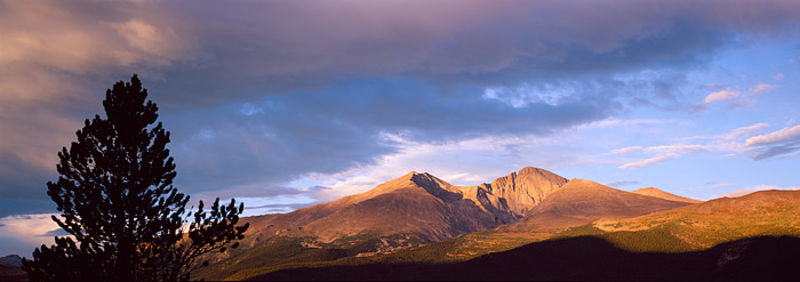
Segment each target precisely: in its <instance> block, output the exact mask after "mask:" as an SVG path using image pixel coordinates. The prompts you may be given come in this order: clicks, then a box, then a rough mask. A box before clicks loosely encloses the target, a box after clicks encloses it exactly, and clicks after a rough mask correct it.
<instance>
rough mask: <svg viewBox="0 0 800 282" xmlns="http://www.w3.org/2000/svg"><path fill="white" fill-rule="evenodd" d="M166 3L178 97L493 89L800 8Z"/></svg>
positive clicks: (784, 21) (694, 46)
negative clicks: (338, 89)
mask: <svg viewBox="0 0 800 282" xmlns="http://www.w3.org/2000/svg"><path fill="white" fill-rule="evenodd" d="M172 5H173V6H175V7H172V8H173V9H174V12H175V13H176V14H178V15H179V16H181V17H183V19H184V20H186V21H188V22H198V23H202V24H200V25H198V26H197V27H195V28H193V29H189V31H187V32H190V33H196V34H198V36H197V42H198V43H199V44H198V46H200V47H198V48H199V49H201V50H200V51H198V52H197V53H198V54H200V55H198V56H199V58H201V59H200V60H197V61H187V62H184V63H178V64H177V66H176V68H175V69H174V71H172V72H171V73H169V75H168V76H169V77H170V79H169V80H166V81H165V83H164V84H163V87H164V89H165V91H168V92H170V93H171V94H170V96H169V97H165V98H166V99H167V100H168V101H171V102H172V101H179V102H180V103H181V104H182V105H183V104H185V103H187V102H190V103H194V104H197V105H207V104H215V103H219V102H224V101H231V100H237V99H238V100H240V101H247V100H250V99H252V98H253V97H258V96H261V95H264V94H280V93H287V92H291V91H295V90H301V91H305V90H309V89H319V88H320V87H324V86H326V85H328V84H330V83H332V82H333V81H336V80H339V79H343V78H349V77H352V76H398V75H399V76H416V77H420V78H423V79H427V80H430V81H435V82H440V83H441V82H449V83H458V84H471V85H476V84H477V85H482V86H494V85H508V84H515V83H518V82H520V81H526V80H532V79H533V80H536V79H539V80H553V79H558V78H561V77H565V76H581V75H590V76H594V75H597V74H598V73H604V74H608V73H614V72H618V71H624V70H635V69H639V68H665V67H671V66H685V65H691V64H692V63H697V62H698V61H703V60H707V59H708V57H707V55H708V54H709V53H710V52H712V51H713V50H714V49H715V48H717V47H719V46H722V45H723V44H725V43H729V42H732V41H733V38H734V37H733V36H732V35H734V34H736V33H740V34H741V33H742V32H744V33H745V34H751V33H757V32H763V31H767V32H768V33H770V34H781V33H782V32H783V30H784V29H786V28H784V27H785V26H788V24H789V23H794V22H795V21H796V20H797V16H798V14H799V13H800V12H798V11H800V4H798V3H796V2H770V3H753V2H749V1H742V2H735V1H734V2H731V1H726V2H703V3H697V2H695V1H661V2H655V1H653V2H630V1H614V2H609V1H603V2H596V1H585V2H581V1H577V2H564V1H475V2H469V1H454V2H448V1H370V2H359V1H325V2H303V1H289V2H283V1H281V2H262V3H257V4H254V5H227V4H226V5H223V4H222V3H219V2H212V3H207V4H206V5H193V6H192V7H185V6H184V5H179V4H172ZM208 78H214V79H208ZM159 86H161V85H159ZM187 95H188V96H191V97H192V99H191V100H190V101H186V100H185V99H184V98H186V97H187ZM173 99H175V100H173Z"/></svg>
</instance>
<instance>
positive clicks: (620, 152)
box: [611, 146, 642, 154]
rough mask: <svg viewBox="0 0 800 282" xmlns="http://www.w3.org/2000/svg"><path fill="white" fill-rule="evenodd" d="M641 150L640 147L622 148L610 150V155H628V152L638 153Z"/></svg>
mask: <svg viewBox="0 0 800 282" xmlns="http://www.w3.org/2000/svg"><path fill="white" fill-rule="evenodd" d="M641 149H642V146H629V147H624V148H619V149H614V150H611V154H625V153H630V152H633V151H638V150H641Z"/></svg>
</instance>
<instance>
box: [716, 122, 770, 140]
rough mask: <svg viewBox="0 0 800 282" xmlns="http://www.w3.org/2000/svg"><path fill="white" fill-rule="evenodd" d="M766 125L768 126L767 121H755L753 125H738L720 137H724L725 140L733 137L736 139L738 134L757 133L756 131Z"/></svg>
mask: <svg viewBox="0 0 800 282" xmlns="http://www.w3.org/2000/svg"><path fill="white" fill-rule="evenodd" d="M767 127H769V123H765V122H759V123H756V124H753V125H748V126H743V127H739V128H736V129H734V130H731V132H729V133H728V134H725V135H723V136H722V138H723V139H725V140H733V139H736V138H738V137H740V136H744V135H750V134H754V133H758V132H760V131H761V129H764V128H767Z"/></svg>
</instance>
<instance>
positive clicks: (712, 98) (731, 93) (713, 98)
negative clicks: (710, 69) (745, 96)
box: [703, 88, 742, 104]
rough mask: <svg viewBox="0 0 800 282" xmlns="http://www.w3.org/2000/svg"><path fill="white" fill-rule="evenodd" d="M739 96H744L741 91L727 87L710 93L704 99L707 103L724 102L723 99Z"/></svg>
mask: <svg viewBox="0 0 800 282" xmlns="http://www.w3.org/2000/svg"><path fill="white" fill-rule="evenodd" d="M739 96H742V93H741V92H739V91H736V90H733V89H730V88H726V89H722V90H720V91H716V92H711V94H708V96H706V98H705V99H704V100H703V101H704V102H705V103H706V104H710V103H714V102H722V101H727V100H731V99H734V98H737V97H739Z"/></svg>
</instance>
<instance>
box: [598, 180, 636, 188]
mask: <svg viewBox="0 0 800 282" xmlns="http://www.w3.org/2000/svg"><path fill="white" fill-rule="evenodd" d="M603 185H606V186H610V187H619V186H632V185H639V181H630V180H620V181H613V182H608V183H605V184H603Z"/></svg>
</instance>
